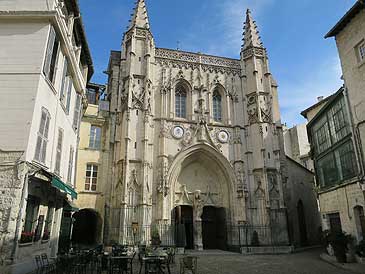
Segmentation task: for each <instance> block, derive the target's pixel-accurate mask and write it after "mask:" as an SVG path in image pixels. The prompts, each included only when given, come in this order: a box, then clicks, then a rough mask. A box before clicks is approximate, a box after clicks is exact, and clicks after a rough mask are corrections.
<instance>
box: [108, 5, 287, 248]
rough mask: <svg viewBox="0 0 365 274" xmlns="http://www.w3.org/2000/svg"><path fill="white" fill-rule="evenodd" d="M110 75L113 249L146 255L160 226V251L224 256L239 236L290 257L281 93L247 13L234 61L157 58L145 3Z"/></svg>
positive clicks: (175, 54) (177, 54)
mask: <svg viewBox="0 0 365 274" xmlns="http://www.w3.org/2000/svg"><path fill="white" fill-rule="evenodd" d="M108 74H109V82H108V96H109V100H110V104H111V107H110V109H111V110H113V111H112V112H111V120H112V128H111V130H112V134H111V155H112V160H111V162H110V164H111V177H110V183H111V188H110V193H109V194H108V195H109V198H108V199H110V201H111V202H110V205H108V212H109V213H108V214H109V216H110V218H108V221H107V224H106V227H105V229H106V231H107V232H108V233H106V234H107V237H108V239H106V241H110V242H114V241H115V242H121V243H133V242H135V241H138V243H145V244H148V243H149V242H150V238H151V235H150V233H151V226H152V227H153V226H157V227H158V229H159V234H160V237H161V240H162V242H163V243H165V244H167V243H168V242H169V243H172V242H174V243H175V244H177V245H178V246H179V245H180V244H181V242H183V243H184V244H183V246H186V247H187V248H195V249H203V248H204V249H208V248H222V249H225V248H228V247H230V246H234V245H238V244H239V237H240V236H239V235H247V237H246V238H244V236H242V239H241V240H242V241H243V242H246V243H247V242H249V243H254V242H256V243H257V244H259V245H261V246H270V245H278V246H280V245H282V246H285V245H288V243H289V242H288V233H287V223H286V214H285V212H286V208H285V205H284V197H283V178H282V171H283V168H284V166H285V161H286V160H285V154H284V145H283V134H282V124H281V121H280V113H279V104H278V94H277V84H276V82H275V80H274V78H273V76H272V74H271V72H270V68H269V63H268V56H267V52H266V49H265V48H264V46H263V44H262V42H261V40H260V38H259V36H258V31H257V27H256V25H255V23H254V21H253V19H252V16H251V14H250V12H249V11H248V12H247V17H246V23H245V35H244V45H243V46H242V50H241V58H240V59H230V58H224V57H217V56H210V55H205V54H201V53H191V52H184V51H179V50H170V49H163V48H158V47H156V46H155V41H154V39H153V35H152V33H151V31H150V26H149V20H148V15H147V10H146V5H145V2H144V1H143V0H140V1H137V4H136V8H135V10H134V14H133V17H132V20H131V24H130V26H129V28H128V31H127V32H126V33H125V35H124V37H123V43H122V49H121V51H113V52H112V53H111V57H110V62H109V68H108ZM242 227H243V228H245V229H246V230H242V231H240V229H239V228H242ZM133 228H137V229H136V230H135V229H133ZM133 231H134V232H135V233H136V234H137V235H136V234H133ZM244 231H246V232H247V233H244ZM171 235H172V236H171ZM273 235H274V237H273ZM170 236H171V237H170ZM136 239H137V240H136Z"/></svg>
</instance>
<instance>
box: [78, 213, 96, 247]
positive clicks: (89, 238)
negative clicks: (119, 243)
mask: <svg viewBox="0 0 365 274" xmlns="http://www.w3.org/2000/svg"><path fill="white" fill-rule="evenodd" d="M73 218H74V219H75V222H74V225H73V229H72V242H73V244H76V245H79V246H94V245H96V244H99V243H100V240H101V232H102V219H101V217H100V215H99V213H98V212H96V211H95V210H93V209H82V210H80V211H78V212H76V213H75V214H74V215H73Z"/></svg>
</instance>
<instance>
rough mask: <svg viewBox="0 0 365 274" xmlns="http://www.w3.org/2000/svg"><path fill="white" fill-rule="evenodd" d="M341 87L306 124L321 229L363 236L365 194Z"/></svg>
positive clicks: (358, 237)
mask: <svg viewBox="0 0 365 274" xmlns="http://www.w3.org/2000/svg"><path fill="white" fill-rule="evenodd" d="M344 91H345V89H344V88H341V89H340V90H339V91H338V92H337V93H336V94H335V95H333V96H331V99H330V100H329V101H328V102H327V103H326V104H325V105H324V106H323V107H322V109H321V110H320V111H319V112H318V113H317V114H316V115H315V116H314V117H313V119H312V120H311V121H309V123H308V135H309V141H310V143H311V145H312V157H313V160H314V164H315V170H316V177H317V187H318V196H319V206H320V211H321V218H322V224H323V229H324V230H327V229H329V230H343V231H346V232H347V233H349V234H351V235H353V236H355V237H356V238H357V239H358V240H361V239H362V237H363V229H364V228H365V227H364V223H363V206H364V194H363V191H362V189H361V182H360V177H359V175H360V173H359V161H358V159H357V155H356V152H355V142H354V135H353V132H352V123H351V118H350V112H349V108H348V104H347V102H346V97H345V92H344Z"/></svg>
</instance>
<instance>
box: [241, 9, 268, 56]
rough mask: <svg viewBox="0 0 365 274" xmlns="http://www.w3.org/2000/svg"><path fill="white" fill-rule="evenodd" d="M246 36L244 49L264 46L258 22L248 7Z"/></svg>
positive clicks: (245, 27)
mask: <svg viewBox="0 0 365 274" xmlns="http://www.w3.org/2000/svg"><path fill="white" fill-rule="evenodd" d="M243 35H244V38H243V43H244V44H243V46H242V50H245V49H248V48H251V47H259V48H263V47H264V45H263V44H262V41H261V37H260V36H259V31H258V30H257V26H256V22H255V21H254V20H253V19H252V15H251V11H250V10H249V9H247V11H246V22H245V26H244V33H243Z"/></svg>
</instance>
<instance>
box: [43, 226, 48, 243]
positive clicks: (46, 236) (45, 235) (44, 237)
mask: <svg viewBox="0 0 365 274" xmlns="http://www.w3.org/2000/svg"><path fill="white" fill-rule="evenodd" d="M47 240H49V231H48V230H47V229H45V230H44V231H43V236H42V241H47Z"/></svg>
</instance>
